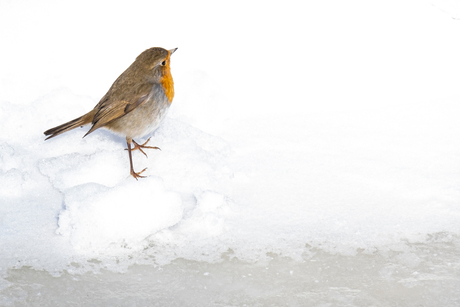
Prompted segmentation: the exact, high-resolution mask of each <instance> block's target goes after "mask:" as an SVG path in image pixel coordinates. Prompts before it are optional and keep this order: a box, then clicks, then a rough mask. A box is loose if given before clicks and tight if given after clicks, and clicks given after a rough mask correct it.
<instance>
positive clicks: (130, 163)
mask: <svg viewBox="0 0 460 307" xmlns="http://www.w3.org/2000/svg"><path fill="white" fill-rule="evenodd" d="M131 142H133V140H132V139H128V138H126V144H128V154H129V166H130V173H131V176H133V177H134V178H135V179H136V180H138V179H137V178H145V176H141V174H142V173H143V172H144V171H145V170H146V169H147V168H144V169H143V170H142V171H140V172H139V173H136V172H135V171H134V168H133V157H132V155H131ZM135 144H136V143H135Z"/></svg>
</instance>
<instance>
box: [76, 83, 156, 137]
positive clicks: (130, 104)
mask: <svg viewBox="0 0 460 307" xmlns="http://www.w3.org/2000/svg"><path fill="white" fill-rule="evenodd" d="M151 90H152V84H149V83H143V84H141V85H137V86H133V87H131V88H130V91H129V92H127V91H126V90H122V89H117V88H116V87H115V88H111V89H110V90H109V92H108V93H107V94H105V96H104V97H102V99H101V101H100V102H99V103H98V104H97V105H96V107H95V108H94V109H95V110H97V111H96V113H95V115H94V118H93V121H92V124H93V126H92V127H91V129H90V130H89V131H88V132H87V133H86V134H85V135H84V137H85V136H87V135H88V134H90V133H91V132H93V131H94V130H96V129H98V128H101V127H103V126H105V125H107V124H108V123H110V122H111V121H113V120H115V119H117V118H120V117H122V116H124V115H126V114H128V113H129V112H131V111H132V110H134V109H135V108H137V107H139V106H140V105H142V104H144V103H145V102H146V101H147V100H148V98H149V95H150V94H151V93H150V92H151Z"/></svg>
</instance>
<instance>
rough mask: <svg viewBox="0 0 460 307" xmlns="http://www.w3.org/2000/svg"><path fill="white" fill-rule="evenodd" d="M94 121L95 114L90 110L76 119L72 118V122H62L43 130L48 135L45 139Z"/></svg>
mask: <svg viewBox="0 0 460 307" xmlns="http://www.w3.org/2000/svg"><path fill="white" fill-rule="evenodd" d="M92 121H93V114H92V112H89V113H87V114H85V115H83V116H81V117H79V118H75V119H74V120H71V121H70V122H67V123H65V124H62V125H59V126H57V127H54V128H51V129H48V130H46V131H45V132H43V133H44V134H45V135H47V136H48V137H47V138H46V139H45V140H47V139H50V138H53V137H55V136H57V135H59V134H61V133H64V132H66V131H69V130H72V129H75V128H77V127H80V126H84V125H87V124H90V123H91V122H92Z"/></svg>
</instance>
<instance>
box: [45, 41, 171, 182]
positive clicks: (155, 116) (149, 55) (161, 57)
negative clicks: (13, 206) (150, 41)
mask: <svg viewBox="0 0 460 307" xmlns="http://www.w3.org/2000/svg"><path fill="white" fill-rule="evenodd" d="M176 50H177V48H175V49H171V50H166V49H163V48H158V47H154V48H150V49H147V50H145V51H144V52H142V53H141V54H140V55H139V56H138V57H137V58H136V60H135V61H134V62H133V63H132V64H131V66H129V67H128V68H127V69H126V70H125V71H124V72H123V73H122V74H121V75H120V76H119V77H118V78H117V79H116V80H115V82H114V83H113V84H112V86H111V87H110V89H109V91H108V92H107V93H106V94H105V95H104V97H102V99H101V100H100V101H99V103H98V104H97V105H96V106H95V107H94V109H93V110H91V111H89V112H88V113H86V114H85V115H83V116H81V117H78V118H76V119H74V120H71V121H70V122H68V123H65V124H62V125H60V126H57V127H54V128H51V129H49V130H46V131H45V132H44V133H45V135H47V136H48V137H47V138H46V139H45V140H47V139H50V138H52V137H55V136H57V135H59V134H61V133H64V132H66V131H69V130H72V129H75V128H77V127H80V126H84V125H87V124H91V125H92V126H91V129H89V131H88V132H87V133H86V134H85V135H84V136H83V137H85V136H87V135H88V134H90V133H91V132H93V131H94V130H96V129H98V128H105V129H108V130H110V131H112V132H114V133H116V134H118V135H121V136H124V137H126V143H127V144H128V148H127V150H128V154H129V165H130V173H131V175H132V176H133V177H134V178H136V180H137V179H138V178H144V177H145V176H141V174H142V173H143V172H144V171H145V170H146V169H147V168H144V169H143V170H142V171H140V172H138V173H136V172H135V171H134V168H133V159H132V155H131V151H133V150H140V151H141V152H142V153H143V154H144V155H145V156H147V154H146V153H145V152H144V151H143V150H142V149H144V148H152V149H160V148H158V147H152V146H147V145H146V144H147V143H148V142H149V141H150V138H149V139H148V140H147V141H146V142H145V143H143V144H141V145H140V144H138V143H136V142H135V141H134V140H133V138H138V137H143V136H145V135H147V134H149V133H151V132H153V131H155V130H156V129H157V128H158V126H159V125H160V123H161V122H162V120H163V119H164V118H165V115H166V113H167V111H168V109H169V106H170V105H171V103H172V100H173V98H174V82H173V78H172V76H171V69H170V60H171V55H172V54H173V53H174V52H175V51H176ZM131 143H133V144H134V146H133V148H131Z"/></svg>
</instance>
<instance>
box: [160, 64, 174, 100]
mask: <svg viewBox="0 0 460 307" xmlns="http://www.w3.org/2000/svg"><path fill="white" fill-rule="evenodd" d="M160 82H161V84H162V85H163V88H164V91H165V94H166V97H168V100H169V103H170V104H171V103H172V101H173V98H174V81H173V78H172V75H171V70H170V68H169V58H168V59H167V62H166V65H165V66H164V68H163V78H161V80H160Z"/></svg>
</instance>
